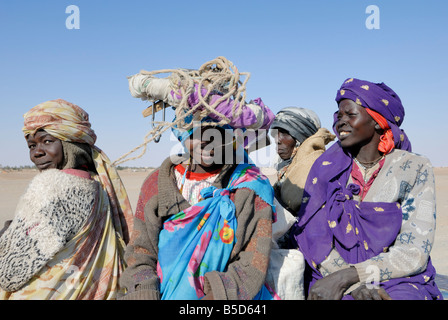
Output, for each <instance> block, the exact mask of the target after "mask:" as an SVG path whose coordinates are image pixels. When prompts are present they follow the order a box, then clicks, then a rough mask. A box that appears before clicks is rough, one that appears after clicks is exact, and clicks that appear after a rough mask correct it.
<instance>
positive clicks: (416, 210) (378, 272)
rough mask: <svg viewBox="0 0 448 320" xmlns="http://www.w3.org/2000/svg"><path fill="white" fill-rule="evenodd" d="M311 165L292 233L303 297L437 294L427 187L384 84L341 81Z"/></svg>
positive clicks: (424, 167) (430, 182) (425, 171)
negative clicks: (331, 139) (301, 263)
mask: <svg viewBox="0 0 448 320" xmlns="http://www.w3.org/2000/svg"><path fill="white" fill-rule="evenodd" d="M336 102H337V103H338V106H339V110H338V111H337V112H336V113H335V114H334V124H333V129H334V131H335V133H336V135H337V137H338V139H339V141H338V142H337V143H335V144H334V145H332V146H331V147H330V148H329V149H328V150H327V151H326V152H325V153H324V154H323V155H322V156H321V157H319V158H318V159H317V160H316V162H315V164H314V166H313V167H312V169H311V171H310V173H309V175H308V180H307V183H306V186H305V192H304V203H303V204H302V206H301V209H300V212H299V215H298V217H299V221H298V222H297V223H296V224H295V225H294V227H293V229H292V234H291V236H292V237H291V238H292V239H293V242H294V244H295V245H297V246H298V247H299V249H300V250H301V251H302V253H303V254H304V256H305V259H306V261H307V271H306V275H305V277H306V284H305V285H306V286H307V290H308V299H407V300H419V299H431V300H432V299H442V295H441V293H440V291H439V289H438V288H437V286H436V284H435V282H434V277H435V274H436V272H435V269H434V267H433V266H432V263H431V259H430V256H429V254H430V251H431V248H432V245H433V242H434V233H435V219H436V218H435V217H436V209H435V203H436V201H435V186H434V174H433V169H432V166H431V164H430V162H429V160H428V159H427V158H425V157H423V156H420V155H417V154H414V153H412V152H411V144H410V142H409V140H408V138H407V136H406V134H405V133H404V131H402V130H401V129H400V128H399V127H400V125H401V123H402V121H403V118H404V109H403V105H402V103H401V100H400V98H399V97H398V95H397V94H396V93H395V92H394V91H393V90H392V89H391V88H389V87H388V86H387V85H385V84H384V83H371V82H368V81H363V80H358V79H353V78H351V79H347V80H346V81H344V83H343V84H342V86H341V88H340V89H339V91H338V93H337V96H336Z"/></svg>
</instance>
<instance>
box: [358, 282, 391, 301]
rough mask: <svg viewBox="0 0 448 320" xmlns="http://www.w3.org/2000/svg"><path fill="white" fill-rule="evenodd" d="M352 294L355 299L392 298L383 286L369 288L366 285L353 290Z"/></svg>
mask: <svg viewBox="0 0 448 320" xmlns="http://www.w3.org/2000/svg"><path fill="white" fill-rule="evenodd" d="M351 296H352V297H353V299H355V300H392V298H391V297H390V296H389V294H388V293H387V292H386V290H384V289H383V288H378V289H375V288H372V289H368V288H367V287H366V285H362V286H360V287H359V288H357V289H355V290H353V292H352V293H351Z"/></svg>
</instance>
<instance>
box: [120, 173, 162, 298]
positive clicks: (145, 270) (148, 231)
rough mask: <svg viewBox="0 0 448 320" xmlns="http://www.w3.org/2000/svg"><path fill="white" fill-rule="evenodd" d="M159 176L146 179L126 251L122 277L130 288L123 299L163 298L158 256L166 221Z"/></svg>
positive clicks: (127, 288)
mask: <svg viewBox="0 0 448 320" xmlns="http://www.w3.org/2000/svg"><path fill="white" fill-rule="evenodd" d="M157 177H158V173H157V172H155V173H153V174H151V175H150V176H149V177H148V179H146V180H145V182H144V183H143V186H142V190H141V193H140V197H139V200H138V203H137V210H136V214H135V218H134V229H133V232H132V234H131V240H130V241H129V244H128V246H127V247H126V252H125V261H126V264H127V267H126V269H125V270H124V272H123V273H122V275H121V276H120V286H121V287H122V288H123V289H125V291H126V295H125V296H124V297H121V299H122V300H154V299H155V300H158V299H160V291H159V277H158V275H157V261H158V259H157V256H158V235H159V232H160V230H161V228H162V221H161V218H160V217H158V216H157V211H158V195H157ZM154 186H155V188H154Z"/></svg>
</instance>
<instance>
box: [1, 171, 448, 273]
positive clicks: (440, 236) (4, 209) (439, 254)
mask: <svg viewBox="0 0 448 320" xmlns="http://www.w3.org/2000/svg"><path fill="white" fill-rule="evenodd" d="M149 172H150V171H146V172H145V171H143V172H142V171H139V172H134V171H131V170H123V171H119V173H120V176H121V178H122V180H123V183H124V185H125V187H126V190H127V192H128V195H129V200H130V201H131V204H132V208H133V209H134V210H135V207H136V204H137V200H138V196H139V192H140V187H141V185H142V183H143V181H144V179H145V178H146V176H147V175H148V174H149ZM265 173H266V174H267V175H268V176H269V177H270V178H273V175H272V174H273V173H274V172H273V171H272V170H271V169H269V170H265ZM434 173H435V177H436V197H437V229H436V238H435V242H434V246H433V248H432V252H431V259H432V261H433V264H434V266H435V268H436V270H437V273H439V274H443V275H448V256H447V249H446V247H447V246H448V168H446V167H444V168H435V169H434ZM36 174H37V171H34V170H24V171H21V172H1V171H0V227H3V223H4V221H5V220H8V219H12V218H13V216H14V210H15V207H16V205H17V202H18V200H19V198H20V196H21V195H22V194H23V193H24V191H25V189H26V187H27V185H28V183H29V182H30V180H31V179H32V178H33V177H34V176H35V175H36Z"/></svg>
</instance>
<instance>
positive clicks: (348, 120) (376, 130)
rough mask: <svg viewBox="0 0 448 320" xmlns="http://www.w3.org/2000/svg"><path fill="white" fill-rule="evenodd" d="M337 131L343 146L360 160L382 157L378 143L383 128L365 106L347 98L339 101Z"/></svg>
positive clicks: (365, 160)
mask: <svg viewBox="0 0 448 320" xmlns="http://www.w3.org/2000/svg"><path fill="white" fill-rule="evenodd" d="M337 116H338V121H337V122H336V126H335V128H336V132H337V135H338V138H339V141H340V142H341V146H342V147H343V148H345V149H348V150H349V151H350V153H351V154H352V155H353V156H354V157H356V158H357V159H358V160H359V161H361V162H362V161H364V162H370V161H374V160H376V159H378V158H379V157H381V154H380V152H379V151H378V144H379V143H380V137H381V134H382V130H381V128H380V127H379V125H378V124H377V123H376V122H375V120H373V118H372V117H371V116H370V115H369V114H368V113H367V111H366V110H365V108H364V107H362V106H359V105H357V104H356V103H355V102H354V101H352V100H349V99H345V100H342V101H341V102H339V111H338V113H337Z"/></svg>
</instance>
